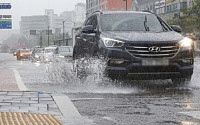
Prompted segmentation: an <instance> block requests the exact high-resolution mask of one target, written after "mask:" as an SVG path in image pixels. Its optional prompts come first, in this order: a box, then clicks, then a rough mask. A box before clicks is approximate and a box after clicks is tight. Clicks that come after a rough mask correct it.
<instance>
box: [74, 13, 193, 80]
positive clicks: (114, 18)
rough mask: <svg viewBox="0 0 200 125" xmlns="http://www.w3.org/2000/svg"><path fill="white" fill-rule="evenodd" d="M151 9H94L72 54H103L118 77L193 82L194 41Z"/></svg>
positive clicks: (114, 75)
mask: <svg viewBox="0 0 200 125" xmlns="http://www.w3.org/2000/svg"><path fill="white" fill-rule="evenodd" d="M180 32H181V28H180V27H179V26H176V25H173V26H169V25H168V24H166V23H165V22H164V21H163V20H162V19H161V18H160V17H159V16H157V15H156V14H154V13H151V12H134V11H120V12H95V13H93V14H92V15H91V16H90V17H89V18H88V19H87V20H86V21H85V23H84V26H83V27H82V29H81V31H80V33H79V34H78V35H77V36H76V43H75V46H74V52H73V57H74V58H77V57H83V56H85V55H90V56H91V57H93V56H97V55H103V56H104V57H106V58H105V59H107V67H106V73H107V74H108V76H110V77H115V78H119V77H120V78H132V79H142V80H147V79H172V81H173V82H179V83H180V82H181V83H182V82H185V81H190V79H191V76H192V74H193V64H194V56H193V52H194V44H193V41H192V40H191V39H189V38H187V37H184V36H182V35H181V34H179V33H180Z"/></svg>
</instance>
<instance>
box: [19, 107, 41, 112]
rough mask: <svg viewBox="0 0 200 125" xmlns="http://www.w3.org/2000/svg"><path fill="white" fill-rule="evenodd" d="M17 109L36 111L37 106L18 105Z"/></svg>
mask: <svg viewBox="0 0 200 125" xmlns="http://www.w3.org/2000/svg"><path fill="white" fill-rule="evenodd" d="M19 109H23V110H24V109H25V110H35V111H37V110H38V109H39V108H38V107H29V106H27V107H25V106H23V107H22V106H20V107H19Z"/></svg>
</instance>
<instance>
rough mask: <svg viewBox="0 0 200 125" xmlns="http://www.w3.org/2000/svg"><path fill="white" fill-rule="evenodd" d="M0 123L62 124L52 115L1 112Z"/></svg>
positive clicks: (1, 124) (19, 124) (9, 124)
mask: <svg viewBox="0 0 200 125" xmlns="http://www.w3.org/2000/svg"><path fill="white" fill-rule="evenodd" d="M0 125H62V123H61V122H60V121H59V120H57V119H56V118H55V117H54V116H53V115H47V114H32V113H14V112H1V113H0Z"/></svg>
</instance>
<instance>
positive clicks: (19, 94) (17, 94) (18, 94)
mask: <svg viewBox="0 0 200 125" xmlns="http://www.w3.org/2000/svg"><path fill="white" fill-rule="evenodd" d="M7 95H9V96H22V95H23V92H8V93H7Z"/></svg>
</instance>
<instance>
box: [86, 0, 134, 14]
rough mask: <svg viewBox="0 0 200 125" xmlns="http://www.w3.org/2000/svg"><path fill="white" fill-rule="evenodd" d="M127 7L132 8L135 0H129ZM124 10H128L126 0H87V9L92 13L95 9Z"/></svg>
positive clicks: (88, 12)
mask: <svg viewBox="0 0 200 125" xmlns="http://www.w3.org/2000/svg"><path fill="white" fill-rule="evenodd" d="M127 2H128V4H127V9H128V10H131V9H132V8H133V7H132V5H133V4H132V3H133V0H128V1H127ZM98 10H101V11H124V10H126V1H123V0H86V11H87V14H88V15H90V14H92V13H93V12H95V11H98Z"/></svg>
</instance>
